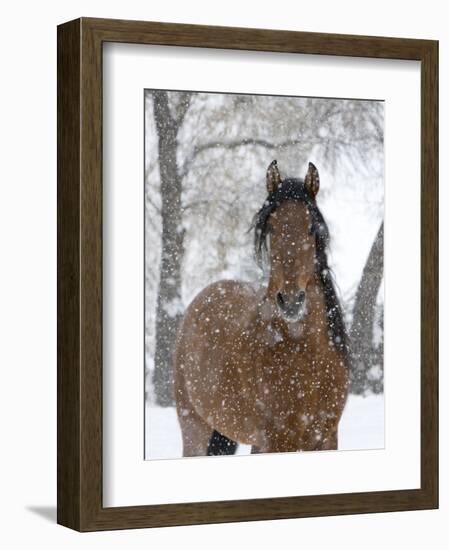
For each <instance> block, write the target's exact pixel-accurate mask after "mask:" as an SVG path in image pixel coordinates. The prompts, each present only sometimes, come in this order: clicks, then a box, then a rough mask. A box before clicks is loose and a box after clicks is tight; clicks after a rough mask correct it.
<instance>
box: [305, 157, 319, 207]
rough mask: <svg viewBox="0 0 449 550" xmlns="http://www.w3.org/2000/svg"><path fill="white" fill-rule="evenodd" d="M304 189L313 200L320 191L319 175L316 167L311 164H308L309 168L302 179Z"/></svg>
mask: <svg viewBox="0 0 449 550" xmlns="http://www.w3.org/2000/svg"><path fill="white" fill-rule="evenodd" d="M304 187H305V188H306V191H307V192H308V193H309V195H310V196H311V197H312V198H313V199H314V198H315V197H316V196H317V194H318V191H319V189H320V175H319V174H318V170H317V168H316V166H315V165H314V164H313V163H311V162H309V168H308V170H307V174H306V177H305V178H304Z"/></svg>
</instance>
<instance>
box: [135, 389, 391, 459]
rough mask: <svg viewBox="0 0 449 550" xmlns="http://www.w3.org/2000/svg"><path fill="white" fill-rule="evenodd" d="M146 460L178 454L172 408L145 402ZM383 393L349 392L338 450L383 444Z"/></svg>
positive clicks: (179, 445)
mask: <svg viewBox="0 0 449 550" xmlns="http://www.w3.org/2000/svg"><path fill="white" fill-rule="evenodd" d="M146 422H147V426H146V438H145V457H146V459H147V460H148V459H163V458H179V457H181V456H182V442H181V433H180V429H179V424H178V419H177V416H176V410H175V409H174V408H172V407H169V408H162V407H156V406H154V405H147V410H146ZM384 425H385V424H384V396H383V395H371V396H368V397H359V396H354V395H350V396H349V399H348V402H347V404H346V408H345V410H344V413H343V417H342V419H341V422H340V428H339V449H340V450H345V451H348V450H361V449H382V448H383V447H384ZM249 452H250V447H249V446H247V445H240V446H239V447H238V450H237V454H239V455H247V454H249Z"/></svg>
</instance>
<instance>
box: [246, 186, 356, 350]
mask: <svg viewBox="0 0 449 550" xmlns="http://www.w3.org/2000/svg"><path fill="white" fill-rule="evenodd" d="M289 200H294V201H298V202H302V203H303V204H304V205H305V206H306V207H307V209H308V211H309V214H310V216H311V219H312V231H313V233H314V234H315V239H316V240H315V243H316V247H315V259H316V273H317V274H318V275H319V279H320V282H321V286H322V289H323V293H324V299H325V304H326V312H327V320H328V328H329V331H330V334H331V336H332V341H333V343H334V345H335V347H336V348H337V349H339V350H341V351H342V352H343V353H344V355H345V357H346V358H348V337H347V333H346V328H345V324H344V321H343V313H342V310H341V306H340V301H339V299H338V296H337V293H336V290H335V284H334V276H333V273H332V271H331V269H330V268H329V265H328V260H327V247H328V244H329V229H328V226H327V224H326V222H325V220H324V218H323V215H322V213H321V211H320V209H319V208H318V205H317V204H316V201H315V199H314V198H312V197H311V196H310V195H309V193H308V192H307V190H306V188H305V185H304V180H302V179H299V178H286V179H284V180H283V181H282V182H281V185H279V187H278V189H276V190H275V191H273V192H271V193H270V194H269V195H268V197H267V198H266V199H265V202H264V204H263V206H262V208H261V209H260V210H259V211H258V212H257V214H256V216H255V217H254V221H253V224H252V227H254V232H255V234H254V248H255V255H256V260H257V263H258V264H259V266H262V264H263V263H264V261H265V259H266V256H267V252H268V250H267V236H268V234H269V229H270V227H269V218H270V216H271V214H272V213H273V212H274V211H275V210H277V208H279V206H281V204H283V203H284V202H286V201H289Z"/></svg>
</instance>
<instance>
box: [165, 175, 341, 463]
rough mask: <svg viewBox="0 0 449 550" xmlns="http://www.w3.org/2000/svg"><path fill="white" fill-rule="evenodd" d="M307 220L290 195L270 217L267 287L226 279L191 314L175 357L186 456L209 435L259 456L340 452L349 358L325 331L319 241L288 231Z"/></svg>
mask: <svg viewBox="0 0 449 550" xmlns="http://www.w3.org/2000/svg"><path fill="white" fill-rule="evenodd" d="M270 166H271V165H270ZM299 207H300V208H302V210H301V211H300V210H299V209H298V208H299ZM276 216H277V218H276ZM289 220H290V221H289ZM301 220H303V222H304V224H306V225H307V224H309V222H310V220H309V212H308V209H307V208H306V207H305V206H304V205H300V204H299V203H297V202H295V204H293V203H292V201H286V202H285V204H283V205H278V206H277V209H276V212H272V213H271V214H270V223H272V224H273V226H274V227H275V228H276V231H274V230H273V236H272V239H273V243H272V248H273V249H274V252H271V274H270V281H269V284H268V287H267V288H264V287H257V286H255V285H252V284H249V283H242V282H237V281H220V282H218V283H214V284H212V285H210V286H208V287H207V288H205V289H204V290H203V291H202V292H201V293H200V294H199V295H198V296H197V297H196V298H195V299H194V300H193V302H192V303H191V304H190V306H189V307H188V309H187V311H186V314H185V316H184V319H183V321H182V324H181V326H180V330H179V333H178V341H177V346H176V352H175V363H174V365H175V396H176V403H177V412H178V418H179V422H180V426H181V431H182V436H183V454H184V456H198V455H205V454H206V453H207V451H208V445H209V443H210V440H211V434H212V433H213V432H218V435H220V434H222V436H224V438H225V440H227V441H229V442H238V443H243V444H248V445H252V447H253V452H265V453H268V452H288V451H305V450H322V449H336V448H337V431H338V422H339V420H340V417H341V414H342V411H343V408H344V405H345V401H346V396H347V387H348V373H347V367H346V356H345V350H344V347H341V346H339V345H338V338H337V345H336V341H335V338H333V337H332V334H331V331H330V330H329V303H328V300H327V301H326V286H325V285H323V273H322V271H320V270H317V269H316V268H315V267H314V266H315V264H316V262H315V261H314V257H315V254H316V250H315V249H314V248H315V244H314V237H312V238H309V237H304V238H302V239H299V238H297V237H295V240H292V239H290V234H289V233H286V231H290V232H291V225H292V223H293V224H298V223H301ZM295 231H296V230H295ZM306 233H307V232H306ZM309 233H311V232H309ZM295 234H296V233H295ZM275 235H278V237H277V238H278V239H281V240H282V241H283V243H284V245H283V247H282V254H281V252H280V248H279V246H278V244H279V243H276V237H275ZM286 235H287V239H286ZM286 241H288V242H290V243H291V246H290V248H289V246H288V245H287V244H285V243H286ZM309 247H312V251H309ZM276 251H277V252H276ZM276 254H278V258H277V264H276V257H277V256H276ZM279 254H281V256H282V257H281V256H279ZM308 254H312V255H311V256H310V258H309V259H310V260H311V262H309V261H308V260H307V261H306V257H307V255H308ZM299 257H300V260H301V261H297V259H298V258H299ZM308 263H311V267H310V266H309V268H308V269H306V268H305V267H304V266H305V264H308ZM276 265H277V267H276ZM325 276H326V274H325ZM281 291H282V292H281ZM298 296H299V297H298ZM331 328H332V327H331ZM234 448H235V447H232V451H233V450H234ZM232 451H230V452H232ZM224 454H226V452H225V453H224Z"/></svg>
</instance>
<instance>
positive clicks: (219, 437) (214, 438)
mask: <svg viewBox="0 0 449 550" xmlns="http://www.w3.org/2000/svg"><path fill="white" fill-rule="evenodd" d="M236 450H237V443H236V442H235V441H233V440H232V439H229V437H226V436H225V435H223V434H221V433H220V432H217V430H214V431H213V433H212V435H211V436H210V439H209V445H208V446H207V456H217V455H233V454H235V451H236Z"/></svg>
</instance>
